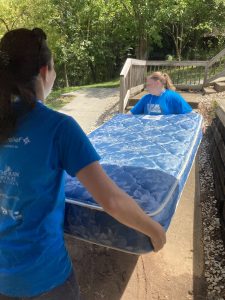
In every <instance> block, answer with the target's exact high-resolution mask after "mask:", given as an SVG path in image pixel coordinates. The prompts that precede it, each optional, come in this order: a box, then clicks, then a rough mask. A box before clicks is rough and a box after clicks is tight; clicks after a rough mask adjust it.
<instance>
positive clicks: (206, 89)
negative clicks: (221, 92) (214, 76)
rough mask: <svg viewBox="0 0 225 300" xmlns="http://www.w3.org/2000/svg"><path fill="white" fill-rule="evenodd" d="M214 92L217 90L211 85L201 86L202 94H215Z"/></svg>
mask: <svg viewBox="0 0 225 300" xmlns="http://www.w3.org/2000/svg"><path fill="white" fill-rule="evenodd" d="M215 93H217V91H216V90H215V89H214V87H212V86H209V87H204V88H203V95H209V94H215Z"/></svg>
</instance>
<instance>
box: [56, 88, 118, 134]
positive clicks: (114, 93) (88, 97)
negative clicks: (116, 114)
mask: <svg viewBox="0 0 225 300" xmlns="http://www.w3.org/2000/svg"><path fill="white" fill-rule="evenodd" d="M67 95H69V96H74V100H72V101H71V102H70V103H68V104H66V105H65V106H64V107H63V108H62V109H61V110H60V111H61V112H63V113H65V114H68V115H70V116H72V117H73V118H74V119H75V120H76V121H77V122H78V123H79V124H80V126H81V127H82V128H83V130H84V131H85V132H86V133H89V132H90V131H92V130H93V129H94V128H96V127H98V126H100V125H101V123H102V121H104V118H105V117H106V114H110V112H111V111H112V110H113V109H114V108H115V107H116V106H117V104H118V103H119V89H118V88H88V89H81V90H78V91H76V92H73V93H68V94H67Z"/></svg>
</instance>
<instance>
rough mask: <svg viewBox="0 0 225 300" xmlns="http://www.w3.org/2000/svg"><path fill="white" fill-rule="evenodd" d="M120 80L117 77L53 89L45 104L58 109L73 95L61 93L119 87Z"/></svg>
mask: <svg viewBox="0 0 225 300" xmlns="http://www.w3.org/2000/svg"><path fill="white" fill-rule="evenodd" d="M119 85H120V82H119V79H115V80H112V81H107V82H101V83H95V84H89V85H82V86H70V87H65V88H61V89H57V90H53V91H52V92H51V94H50V95H49V96H48V98H47V99H46V105H47V106H48V107H50V108H52V109H56V110H58V109H60V108H61V107H63V106H64V105H66V104H67V103H69V102H70V101H71V100H72V99H73V98H74V97H71V96H62V94H66V93H69V92H75V91H77V90H80V89H82V88H114V87H119Z"/></svg>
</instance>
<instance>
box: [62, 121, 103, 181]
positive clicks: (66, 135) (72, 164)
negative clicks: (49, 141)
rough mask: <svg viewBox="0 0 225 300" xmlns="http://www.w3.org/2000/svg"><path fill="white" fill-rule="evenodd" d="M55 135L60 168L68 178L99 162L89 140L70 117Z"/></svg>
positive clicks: (98, 157)
mask: <svg viewBox="0 0 225 300" xmlns="http://www.w3.org/2000/svg"><path fill="white" fill-rule="evenodd" d="M57 135H58V136H57V142H58V149H59V163H60V167H61V168H62V169H64V170H66V172H67V173H68V174H69V175H70V176H75V175H76V174H77V173H78V172H79V171H80V170H81V169H83V168H84V167H86V166H87V165H89V164H91V163H92V162H94V161H98V160H100V156H99V155H98V153H97V152H96V150H95V149H94V147H93V145H92V144H91V142H90V140H89V138H88V137H87V135H86V134H85V133H84V131H83V130H82V128H81V127H80V126H79V124H78V123H77V122H76V121H75V120H74V119H73V118H72V117H68V116H67V117H66V119H65V120H64V121H63V123H62V124H61V125H60V132H58V134H57Z"/></svg>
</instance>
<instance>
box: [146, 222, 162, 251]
mask: <svg viewBox="0 0 225 300" xmlns="http://www.w3.org/2000/svg"><path fill="white" fill-rule="evenodd" d="M149 237H150V239H151V242H152V245H153V248H154V251H155V252H157V251H159V250H160V249H162V248H163V246H164V245H165V243H166V233H165V231H164V229H163V227H162V226H161V225H160V224H159V223H157V222H155V221H153V220H152V227H151V233H150V235H149Z"/></svg>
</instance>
